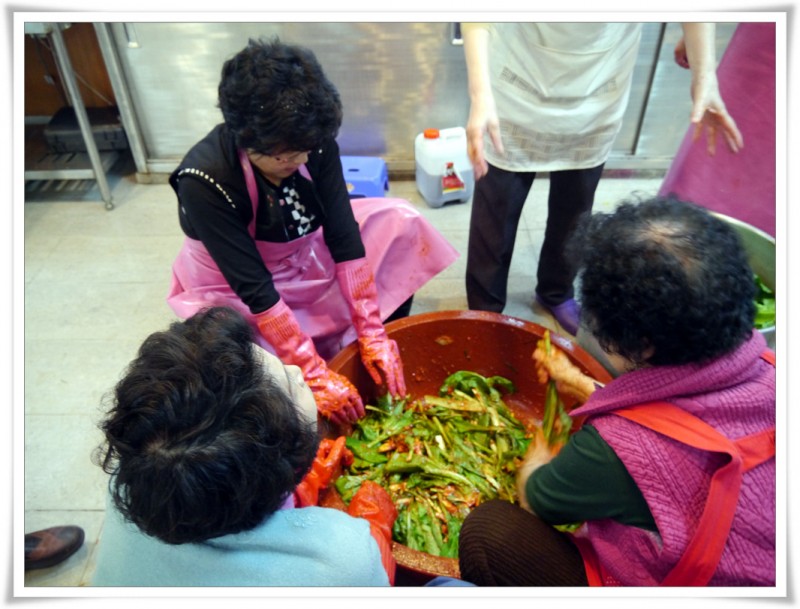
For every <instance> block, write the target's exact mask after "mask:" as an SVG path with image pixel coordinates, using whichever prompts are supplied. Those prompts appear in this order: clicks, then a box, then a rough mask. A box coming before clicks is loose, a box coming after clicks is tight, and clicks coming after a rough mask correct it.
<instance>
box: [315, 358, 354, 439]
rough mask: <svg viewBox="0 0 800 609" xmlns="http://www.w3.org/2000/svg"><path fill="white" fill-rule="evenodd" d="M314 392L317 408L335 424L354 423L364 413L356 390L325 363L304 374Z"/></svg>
mask: <svg viewBox="0 0 800 609" xmlns="http://www.w3.org/2000/svg"><path fill="white" fill-rule="evenodd" d="M305 381H306V383H307V384H308V386H309V387H310V388H311V392H312V393H313V394H314V400H315V401H316V402H317V410H319V412H320V413H321V414H322V415H324V416H325V417H327V418H329V419H330V420H331V421H332V422H333V423H335V424H337V425H340V426H342V425H349V424H351V423H355V422H356V421H358V420H359V419H360V418H361V417H363V416H364V415H365V414H366V411H365V410H364V403H363V402H362V400H361V396H360V395H359V393H358V390H357V389H356V388H355V386H354V385H353V383H351V382H350V381H349V379H348V378H347V377H345V376H343V375H341V374H339V373H337V372H334V371H333V370H331V369H330V368H328V367H327V366H326V365H324V364H321V365H319V366H318V367H317V368H316V369H315V370H314V371H313V372H311V373H310V374H309V375H307V376H305Z"/></svg>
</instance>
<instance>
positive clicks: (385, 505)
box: [347, 480, 397, 586]
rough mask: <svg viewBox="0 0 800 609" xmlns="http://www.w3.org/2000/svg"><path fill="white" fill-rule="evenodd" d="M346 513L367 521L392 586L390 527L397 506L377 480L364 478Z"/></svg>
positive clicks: (394, 564) (393, 560)
mask: <svg viewBox="0 0 800 609" xmlns="http://www.w3.org/2000/svg"><path fill="white" fill-rule="evenodd" d="M347 513H348V514H350V515H351V516H355V517H356V518H364V519H365V520H367V521H368V522H369V530H370V532H371V533H372V536H373V537H374V538H375V541H377V542H378V548H379V549H380V552H381V562H382V564H383V568H384V569H386V574H387V575H388V576H389V584H390V585H392V586H393V585H394V577H395V572H396V571H397V563H396V561H395V559H394V555H393V554H392V527H393V526H394V521H395V520H397V508H396V507H395V506H394V504H393V503H392V499H391V498H390V497H389V493H387V492H386V491H385V490H384V489H383V487H382V486H381V485H380V484H378V483H377V482H373V481H372V480H365V481H364V482H362V483H361V487H359V489H358V491H356V494H355V495H353V499H351V501H350V505H349V506H348V507H347Z"/></svg>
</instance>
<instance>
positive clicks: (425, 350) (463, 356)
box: [329, 311, 611, 585]
mask: <svg viewBox="0 0 800 609" xmlns="http://www.w3.org/2000/svg"><path fill="white" fill-rule="evenodd" d="M386 330H387V332H388V334H389V336H390V337H391V338H393V339H394V340H395V341H397V345H398V347H399V349H400V356H401V358H402V360H403V366H404V370H405V380H406V388H407V390H408V393H409V394H410V395H412V396H422V395H426V394H433V395H438V393H439V387H440V386H441V385H442V382H443V381H444V379H445V378H447V377H448V376H449V375H450V374H452V373H454V372H457V371H459V370H470V371H473V372H477V373H479V374H482V375H484V376H493V375H500V376H504V377H506V378H508V379H510V380H511V381H512V382H513V383H514V384H515V386H516V389H517V391H516V393H514V394H512V395H509V396H504V400H505V402H506V403H507V404H508V405H509V407H510V408H511V409H512V411H513V412H514V414H515V415H516V416H517V418H519V419H520V420H521V421H522V422H523V423H524V424H526V425H528V426H532V425H538V424H539V422H540V421H541V417H542V406H543V403H544V389H545V388H544V385H541V384H540V383H539V382H538V380H537V378H536V374H535V372H534V367H533V360H532V359H531V354H532V353H533V351H534V349H535V348H536V343H537V341H538V340H539V339H540V338H542V337H543V336H544V332H545V328H544V327H543V326H540V325H538V324H535V323H532V322H529V321H525V320H521V319H517V318H513V317H508V316H505V315H500V314H497V313H488V312H482V311H438V312H434V313H424V314H421V315H413V316H411V317H407V318H404V319H400V320H397V321H394V322H391V323H389V324H387V325H386ZM551 341H552V342H553V344H554V345H556V346H557V347H558V348H560V349H561V350H562V351H564V352H565V353H567V355H568V356H569V357H570V359H572V361H573V362H574V363H575V364H576V365H577V366H579V367H580V368H581V369H583V371H584V372H586V373H587V374H589V375H590V376H592V377H594V378H595V379H597V380H598V381H601V382H608V381H610V380H611V376H610V375H609V374H608V372H607V371H606V370H605V368H603V366H601V365H600V363H598V362H597V360H595V359H594V358H593V357H592V356H591V355H589V354H588V353H587V352H586V351H584V350H583V349H582V348H581V347H580V346H578V345H577V344H575V343H574V342H572V340H570V339H568V338H565V337H562V336H561V335H558V334H555V333H553V332H551ZM329 367H330V368H331V369H332V370H333V371H335V372H339V373H340V374H343V375H345V376H346V377H347V378H349V379H350V380H351V381H352V382H353V384H354V385H355V386H356V388H357V389H358V390H359V392H360V393H361V396H362V397H363V399H364V403H365V404H366V403H370V402H372V400H374V399H375V398H376V397H377V396H376V390H377V388H376V387H375V384H374V383H373V381H372V379H371V378H370V376H369V375H368V373H367V371H366V369H365V368H364V366H363V364H362V363H361V358H360V356H359V353H358V347H357V345H356V344H355V343H354V344H351V345H349V346H348V347H346V348H345V349H344V350H342V351H341V352H340V353H339V354H338V355H336V356H335V357H334V358H333V359H332V360H331V361H330V362H329ZM565 402H567V400H566V399H565ZM567 406H570V404H569V403H568V402H567ZM393 552H394V556H395V560H396V561H397V564H398V574H397V583H398V584H400V585H402V584H416V583H424V582H425V581H426V580H428V579H431V578H432V577H435V576H437V575H450V576H456V577H457V576H458V574H459V571H458V561H457V560H455V559H451V558H441V557H437V556H432V555H430V554H425V553H422V552H416V551H415V550H412V549H411V548H408V547H406V546H403V545H401V544H398V543H395V544H394V548H393Z"/></svg>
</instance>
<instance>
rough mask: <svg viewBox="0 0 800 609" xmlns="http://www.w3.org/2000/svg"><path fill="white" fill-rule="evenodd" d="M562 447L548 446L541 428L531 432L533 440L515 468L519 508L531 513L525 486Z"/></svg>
mask: <svg viewBox="0 0 800 609" xmlns="http://www.w3.org/2000/svg"><path fill="white" fill-rule="evenodd" d="M563 446H564V444H563V443H561V442H554V443H553V444H550V443H549V442H548V441H547V440H546V439H545V437H544V433H543V432H542V428H541V427H537V428H536V430H535V431H534V432H533V438H532V439H531V443H530V445H529V446H528V450H527V452H526V453H525V456H524V457H523V458H522V461H521V462H520V464H519V466H518V467H517V479H516V483H517V498H518V500H519V504H520V506H522V507H523V508H524V509H526V510H528V511H529V512H532V511H533V510H532V509H531V506H530V504H529V503H528V499H527V497H526V494H525V485H526V483H527V481H528V478H530V476H531V474H532V473H533V472H534V471H536V470H537V469H539V468H540V467H541V466H542V465H545V464H547V463H550V461H552V460H553V459H554V458H555V456H556V455H557V454H558V453H559V452H560V451H561V448H562V447H563Z"/></svg>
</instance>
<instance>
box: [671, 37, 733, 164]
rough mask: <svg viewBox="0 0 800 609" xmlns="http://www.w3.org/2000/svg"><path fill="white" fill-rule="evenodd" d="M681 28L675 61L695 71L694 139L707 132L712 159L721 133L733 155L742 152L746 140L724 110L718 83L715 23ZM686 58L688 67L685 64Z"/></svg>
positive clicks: (693, 83)
mask: <svg viewBox="0 0 800 609" xmlns="http://www.w3.org/2000/svg"><path fill="white" fill-rule="evenodd" d="M681 27H682V28H683V38H682V39H681V41H680V42H678V44H677V45H676V47H675V60H676V62H677V63H678V65H681V66H683V67H688V68H689V69H690V70H691V71H692V85H691V96H692V112H691V115H690V121H691V124H693V125H694V127H695V130H694V140H695V141H697V140H698V139H699V138H700V136H701V135H702V132H703V131H704V130H705V132H706V149H707V150H708V154H709V155H710V156H713V155H714V154H715V153H716V148H717V135H718V134H719V135H722V137H723V139H724V140H725V142H726V143H727V145H728V148H729V149H730V151H731V152H734V153H736V152H739V150H741V148H742V146H743V145H744V138H742V134H741V133H740V132H739V128H738V127H737V126H736V122H735V121H734V120H733V118H732V117H731V116H730V114H728V110H727V109H726V108H725V102H723V101H722V96H721V95H720V92H719V84H718V82H717V63H716V59H715V54H714V40H715V31H716V30H715V27H714V24H713V23H700V22H689V23H683V24H681ZM682 56H685V57H682ZM684 59H685V65H684V63H682V61H684Z"/></svg>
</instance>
